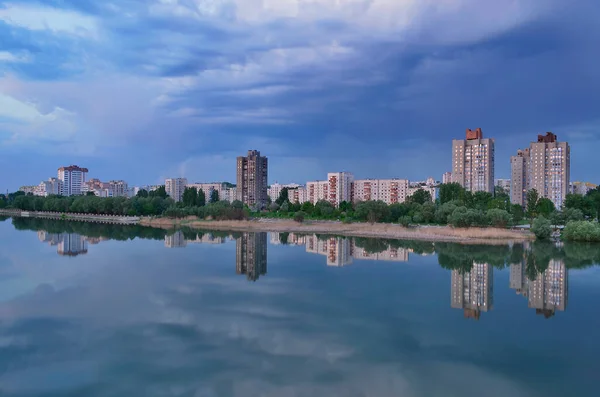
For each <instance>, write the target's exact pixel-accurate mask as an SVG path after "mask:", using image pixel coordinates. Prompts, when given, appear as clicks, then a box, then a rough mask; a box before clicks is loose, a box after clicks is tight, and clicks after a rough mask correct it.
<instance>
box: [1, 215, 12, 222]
mask: <svg viewBox="0 0 600 397" xmlns="http://www.w3.org/2000/svg"><path fill="white" fill-rule="evenodd" d="M8 218H10V216H1V215H0V222H4V221H5V220H7V219H8Z"/></svg>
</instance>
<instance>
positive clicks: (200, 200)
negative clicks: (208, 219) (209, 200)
mask: <svg viewBox="0 0 600 397" xmlns="http://www.w3.org/2000/svg"><path fill="white" fill-rule="evenodd" d="M205 205H206V194H204V190H202V189H198V199H197V200H196V206H198V207H204V206H205Z"/></svg>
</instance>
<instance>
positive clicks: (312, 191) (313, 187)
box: [306, 181, 329, 204]
mask: <svg viewBox="0 0 600 397" xmlns="http://www.w3.org/2000/svg"><path fill="white" fill-rule="evenodd" d="M306 196H307V197H306V198H307V201H309V202H311V203H313V204H316V203H317V202H318V201H321V200H328V199H329V181H314V182H306Z"/></svg>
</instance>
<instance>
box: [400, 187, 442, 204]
mask: <svg viewBox="0 0 600 397" xmlns="http://www.w3.org/2000/svg"><path fill="white" fill-rule="evenodd" d="M417 190H425V191H426V192H428V193H429V196H430V197H431V201H435V200H436V199H437V198H438V195H439V189H438V187H437V186H427V185H412V186H410V187H409V188H408V190H407V193H406V198H409V197H411V196H412V195H413V194H415V192H416V191H417Z"/></svg>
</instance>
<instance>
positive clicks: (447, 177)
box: [442, 172, 452, 183]
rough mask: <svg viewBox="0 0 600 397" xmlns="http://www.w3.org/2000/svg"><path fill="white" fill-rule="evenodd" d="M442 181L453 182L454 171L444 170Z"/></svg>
mask: <svg viewBox="0 0 600 397" xmlns="http://www.w3.org/2000/svg"><path fill="white" fill-rule="evenodd" d="M442 183H452V172H444V174H443V175H442Z"/></svg>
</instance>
